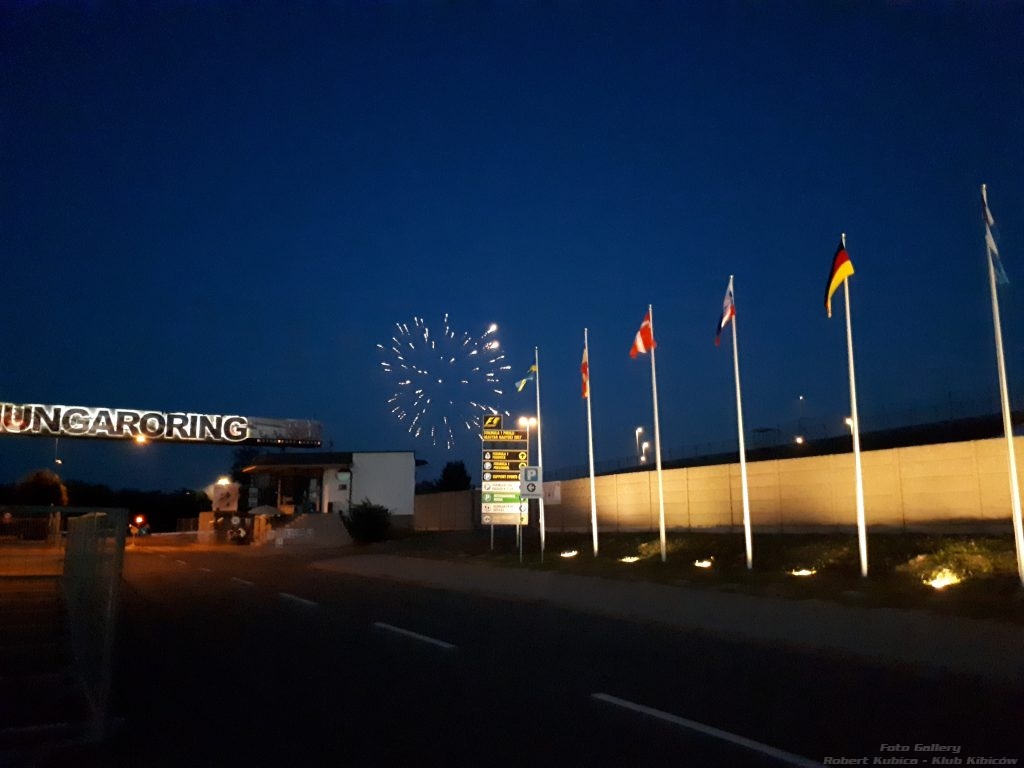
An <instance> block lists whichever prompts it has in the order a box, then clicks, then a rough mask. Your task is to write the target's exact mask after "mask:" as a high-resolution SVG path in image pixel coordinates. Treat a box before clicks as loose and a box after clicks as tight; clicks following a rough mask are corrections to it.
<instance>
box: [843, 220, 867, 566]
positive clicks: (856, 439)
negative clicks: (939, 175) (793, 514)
mask: <svg viewBox="0 0 1024 768" xmlns="http://www.w3.org/2000/svg"><path fill="white" fill-rule="evenodd" d="M842 239H843V248H846V234H845V233H844V234H843V238H842ZM843 295H844V296H845V297H846V302H845V303H846V353H847V358H848V359H849V363H850V421H851V422H852V424H851V425H850V429H851V431H852V432H853V467H854V475H855V477H856V479H857V544H858V546H859V548H860V575H861V576H862V577H866V576H867V575H868V536H867V530H866V527H865V522H864V481H863V477H862V474H861V466H860V420H859V419H858V417H857V382H856V377H855V376H854V372H853V330H852V326H851V324H850V281H849V279H846V280H843Z"/></svg>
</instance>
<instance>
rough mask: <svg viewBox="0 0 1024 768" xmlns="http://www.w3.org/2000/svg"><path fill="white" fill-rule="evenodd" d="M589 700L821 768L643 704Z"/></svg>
mask: <svg viewBox="0 0 1024 768" xmlns="http://www.w3.org/2000/svg"><path fill="white" fill-rule="evenodd" d="M591 698H594V699H597V700H598V701H603V702H605V703H606V704H614V705H615V706H617V707H622V708H623V709H629V710H632V711H633V712H639V713H640V714H641V715H647V716H648V717H653V718H655V719H657V720H664V721H665V722H666V723H672V724H673V725H679V726H682V727H683V728H689V729H690V730H691V731H697V733H703V734H704V735H705V736H711V737H713V738H716V739H721V740H722V741H727V742H729V743H730V744H735V745H736V746H738V747H743V748H744V749H749V750H752V751H754V752H760V753H761V754H762V755H767V756H768V757H772V758H775V759H776V760H781V761H783V762H784V763H787V764H789V765H796V766H800V768H821V761H820V760H809V759H807V758H806V757H802V756H800V755H795V754H793V753H792V752H785V751H783V750H781V749H776V748H775V747H771V746H769V745H767V744H762V743H761V742H760V741H754V740H753V739H748V738H746V737H745V736H737V735H736V734H735V733H729V732H728V731H723V730H721V729H719V728H714V727H712V726H710V725H704V724H703V723H698V722H697V721H696V720H687V719H686V718H685V717H679V716H678V715H673V714H671V713H669V712H662V711H661V710H660V709H654V708H653V707H647V706H644V705H643V704H636V703H634V702H632V701H627V700H626V699H620V698H618V697H617V696H610V695H609V694H607V693H592V694H591Z"/></svg>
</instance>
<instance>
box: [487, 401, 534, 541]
mask: <svg viewBox="0 0 1024 768" xmlns="http://www.w3.org/2000/svg"><path fill="white" fill-rule="evenodd" d="M496 418H498V419H500V417H496ZM491 423H492V424H493V423H494V422H493V421H492V422H491ZM485 424H486V423H485ZM480 437H481V440H482V443H481V446H480V447H481V458H480V466H481V473H480V477H481V482H480V515H481V517H480V520H481V522H482V523H483V524H484V525H526V523H527V518H528V514H527V510H528V507H527V505H526V502H525V501H524V500H523V499H522V497H520V495H519V470H520V469H521V468H522V467H525V466H526V465H528V464H529V463H530V451H529V445H528V444H527V437H526V431H525V430H518V429H502V428H501V422H500V420H499V421H498V422H497V424H496V426H494V427H490V426H487V425H485V426H484V428H483V431H482V433H481V436H480Z"/></svg>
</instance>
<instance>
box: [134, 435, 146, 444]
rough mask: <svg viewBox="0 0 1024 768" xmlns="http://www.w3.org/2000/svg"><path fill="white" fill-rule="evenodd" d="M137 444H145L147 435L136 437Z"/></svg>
mask: <svg viewBox="0 0 1024 768" xmlns="http://www.w3.org/2000/svg"><path fill="white" fill-rule="evenodd" d="M135 442H136V443H138V444H139V445H142V444H143V443H145V442H146V436H145V435H136V436H135Z"/></svg>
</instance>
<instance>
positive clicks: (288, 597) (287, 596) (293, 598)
mask: <svg viewBox="0 0 1024 768" xmlns="http://www.w3.org/2000/svg"><path fill="white" fill-rule="evenodd" d="M277 594H279V595H280V596H281V597H283V598H284V599H285V600H291V601H292V602H294V603H298V604H299V605H305V606H308V607H310V608H319V607H320V604H319V603H315V602H313V601H312V600H307V599H306V598H304V597H299V596H298V595H293V594H290V593H288V592H278V593H277Z"/></svg>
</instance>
